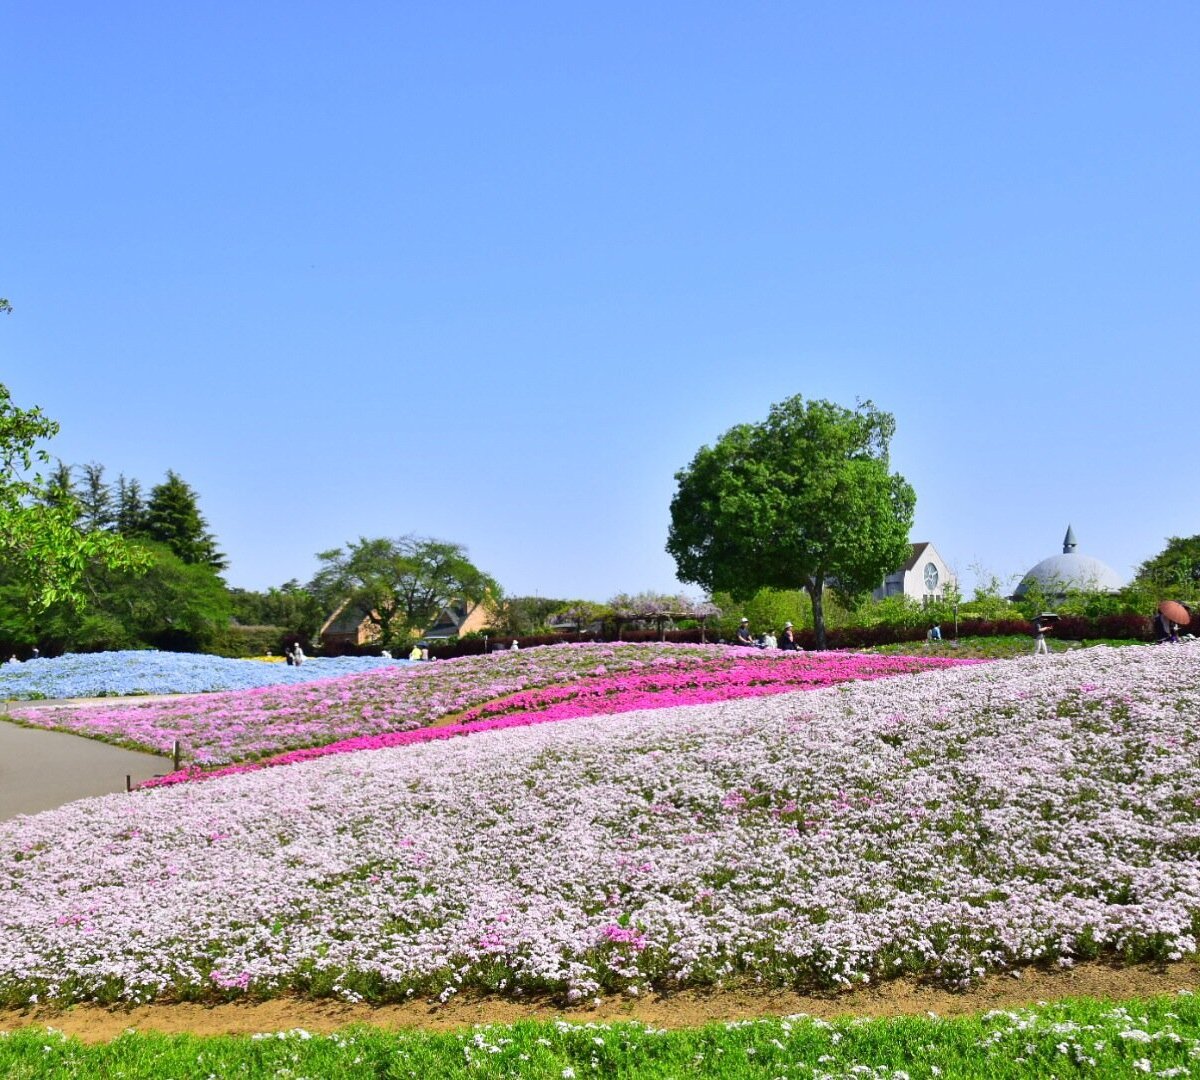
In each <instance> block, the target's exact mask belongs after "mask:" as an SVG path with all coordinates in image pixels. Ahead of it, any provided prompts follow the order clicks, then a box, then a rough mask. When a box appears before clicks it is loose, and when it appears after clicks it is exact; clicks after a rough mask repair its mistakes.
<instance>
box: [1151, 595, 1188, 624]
mask: <svg viewBox="0 0 1200 1080" xmlns="http://www.w3.org/2000/svg"><path fill="white" fill-rule="evenodd" d="M1158 610H1159V611H1161V612H1162V614H1163V617H1164V618H1166V619H1170V620H1171V622H1173V623H1177V624H1178V625H1179V626H1187V624H1188V623H1190V622H1191V621H1192V613H1191V612H1190V611H1188V609H1187V608H1185V607H1184V606H1183V605H1182V604H1181V603H1180V602H1179V601H1178V600H1164V601H1163V602H1162V603H1161V604H1159V605H1158Z"/></svg>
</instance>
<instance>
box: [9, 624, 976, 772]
mask: <svg viewBox="0 0 1200 1080" xmlns="http://www.w3.org/2000/svg"><path fill="white" fill-rule="evenodd" d="M745 652H746V650H744V649H736V648H733V647H730V646H719V645H709V646H699V645H695V646H689V645H685V646H680V645H671V644H656V643H652V644H648V645H633V644H629V645H565V646H563V645H559V646H551V647H545V648H540V649H526V650H523V651H520V652H516V653H497V654H492V655H491V656H472V657H463V658H462V659H459V660H450V661H446V662H440V663H435V664H416V665H412V666H408V667H405V668H397V667H385V668H381V669H380V670H378V671H374V672H370V673H367V674H363V675H353V676H347V677H344V678H341V679H334V680H323V681H320V682H313V683H305V684H303V685H300V686H291V687H267V688H263V689H259V690H250V691H246V692H242V693H235V694H217V695H211V696H206V697H203V698H189V699H186V700H179V701H149V702H141V703H137V704H128V703H124V702H122V703H120V704H118V705H114V706H112V707H109V706H106V705H104V706H98V705H91V706H87V707H75V708H45V707H43V708H38V709H25V710H19V709H15V710H13V711H12V716H13V718H14V719H18V720H21V721H22V722H23V723H28V724H33V725H36V726H40V727H53V728H56V729H59V730H63V731H73V732H77V733H79V734H83V735H90V736H93V737H98V738H103V739H106V740H108V741H111V742H116V743H119V744H121V745H126V746H132V747H135V748H141V749H148V750H152V751H156V752H158V753H163V752H167V751H169V750H170V748H171V746H172V743H173V742H175V741H176V740H178V741H179V742H180V743H181V744H182V747H183V752H184V755H185V757H186V758H187V760H189V761H190V762H191V763H193V764H200V765H220V764H228V763H232V762H241V761H247V760H253V759H257V758H261V757H264V756H267V755H272V754H280V753H286V752H288V751H291V750H298V749H303V748H306V747H312V746H322V745H327V744H330V743H337V742H342V741H345V740H347V739H361V738H364V737H370V736H380V735H387V734H393V733H397V732H406V731H412V730H414V729H416V728H421V727H426V726H428V725H429V724H430V723H432V722H434V721H435V720H438V719H439V718H441V717H444V716H449V715H454V714H457V713H460V712H462V711H463V710H466V709H469V708H471V707H472V706H478V705H481V704H482V703H484V702H488V701H492V700H494V699H496V698H505V699H509V700H519V699H514V698H513V695H514V694H518V695H519V694H521V693H524V692H525V691H527V690H529V689H531V688H536V687H545V686H547V685H554V686H558V687H561V688H565V689H564V690H563V691H562V693H564V694H565V696H566V697H570V696H572V695H574V694H576V693H578V692H580V690H581V689H582V688H583V687H585V686H588V685H592V686H594V688H595V691H596V692H595V693H592V694H591V695H590V697H589V704H587V705H586V707H584V708H583V710H582V711H583V713H584V714H588V713H591V712H596V711H606V710H605V709H603V708H601V699H605V698H608V699H610V700H609V701H608V711H611V710H612V709H615V708H618V707H619V708H620V709H621V710H623V711H627V710H628V709H632V708H639V707H645V706H646V705H649V704H657V703H661V704H683V703H685V702H686V701H702V700H721V699H724V698H729V697H740V696H745V695H747V694H760V693H778V692H780V691H781V690H785V689H790V688H791V687H792V686H795V685H808V686H812V685H819V684H822V683H825V684H828V683H833V682H840V681H842V680H844V679H848V678H865V677H876V676H879V675H887V674H899V673H904V672H911V671H917V670H921V669H922V668H925V667H939V666H947V665H952V664H954V663H956V662H959V661H954V660H944V659H943V660H939V659H922V658H914V657H897V656H889V657H881V656H858V655H854V654H840V653H825V654H804V653H784V652H776V653H772V654H769V655H761V656H760V657H758V658H756V659H755V660H753V661H747V660H746V659H745ZM262 666H264V667H266V666H273V665H262ZM623 673H624V674H628V675H631V676H632V675H640V676H644V678H642V680H641V682H640V684H638V685H640V686H641V688H642V690H641V693H640V695H635V684H632V683H631V684H628V685H626V684H624V683H622V682H620V676H621V675H622V674H623ZM614 679H617V680H618V681H617V682H615V683H614V682H613V681H612V680H614ZM656 687H657V689H656ZM689 687H690V688H691V689H689ZM659 695H665V696H662V697H659ZM652 698H653V699H657V700H653V699H652ZM622 702H624V703H623V704H622ZM549 703H550V702H549V700H548V701H547V702H546V703H545V704H549ZM512 708H514V709H515V708H517V706H515V705H514V706H513V707H512ZM572 715H580V712H579V711H576V712H574V713H573V714H572Z"/></svg>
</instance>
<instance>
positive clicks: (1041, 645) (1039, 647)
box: [1033, 611, 1058, 656]
mask: <svg viewBox="0 0 1200 1080" xmlns="http://www.w3.org/2000/svg"><path fill="white" fill-rule="evenodd" d="M1057 618H1058V616H1057V615H1054V614H1051V613H1050V612H1048V611H1043V612H1042V613H1041V614H1040V615H1039V616H1038V617H1037V618H1036V619H1034V620H1033V655H1034V656H1038V655H1039V654H1041V653H1048V652H1049V651H1050V646H1049V645H1047V644H1046V633H1047V631H1049V630H1052V629H1053V628H1054V620H1055V619H1057Z"/></svg>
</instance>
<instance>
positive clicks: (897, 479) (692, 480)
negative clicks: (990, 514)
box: [667, 395, 916, 646]
mask: <svg viewBox="0 0 1200 1080" xmlns="http://www.w3.org/2000/svg"><path fill="white" fill-rule="evenodd" d="M894 430H895V422H894V420H893V418H892V417H891V415H890V414H888V413H884V412H880V411H879V410H877V409H876V408H875V406H874V405H873V404H872V403H871V402H869V401H868V402H863V403H861V404H860V405H859V406H858V408H857V409H856V410H853V411H851V410H849V409H845V408H842V407H841V406H838V405H834V404H832V403H830V402H827V401H811V402H807V403H806V402H805V401H804V400H803V398H801V397H800V396H799V395H797V396H796V397H793V398H789V399H788V400H787V401H784V402H782V403H781V404H778V405H775V406H773V407H772V408H771V412H770V415H769V416H768V418H767V420H766V421H765V422H763V423H761V424H742V425H739V426H737V427H734V428H731V429H730V430H729V431H727V432H726V433H725V434H724V435H723V436H722V437H721V438H720V439H719V440H718V441H717V443H716V445H715V446H712V447H709V446H704V447H701V449H700V450H699V451H698V452H697V454H696V456H695V458H693V460H692V462H691V464H690V465H689V466H688V467H687V468H685V469H683V470H681V471H680V472H678V473H676V476H675V479H676V481H677V483H678V488H677V490H676V493H675V497H674V498H673V499H672V501H671V527H670V532H669V536H668V540H667V551H668V552H669V553H670V554H671V555H672V556H673V557H674V558H675V562H676V566H677V568H678V574H679V577H680V579H681V580H683V581H691V582H696V583H698V584H700V585H702V586H704V587H705V588H706V589H708V590H709V591H710V592H713V591H720V592H727V593H729V594H730V595H731V596H732V597H733V598H734V599H742V600H749V599H750V598H751V597H753V596H754V595H755V593H757V592H758V591H759V590H760V589H763V588H773V589H781V590H789V589H790V590H794V589H804V590H805V591H806V592H807V593H808V594H809V597H810V598H811V600H812V605H813V625H814V629H815V631H816V636H817V641H818V644H819V645H822V646H823V645H824V640H825V619H824V611H823V604H824V594H825V588H826V586H828V585H833V584H835V583H836V585H837V586H838V587H839V589H841V590H842V592H843V593H845V594H851V595H852V594H856V593H862V592H868V591H870V590H871V589H872V588H874V587H876V586H877V585H878V584H879V582H880V581H881V580H882V579H883V577H884V575H885V574H886V573H888V571H890V570H893V569H895V567H897V566H899V565H900V564H901V563H903V562H904V560H905V559H906V558H907V557H908V554H909V546H908V532H909V529H910V527H911V525H912V518H913V511H914V508H915V505H916V495H915V493H914V492H913V489H912V487H911V486H910V485H909V484H908V483H907V481H905V480H904V478H903V477H902V476H899V475H898V474H894V473H891V472H889V467H888V446H889V444H890V441H891V438H892V434H893V432H894Z"/></svg>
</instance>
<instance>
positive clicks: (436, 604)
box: [309, 536, 499, 648]
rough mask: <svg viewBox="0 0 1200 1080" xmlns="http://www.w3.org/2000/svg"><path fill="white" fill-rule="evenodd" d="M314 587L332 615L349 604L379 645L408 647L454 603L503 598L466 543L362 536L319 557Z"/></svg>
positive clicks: (310, 586) (412, 537)
mask: <svg viewBox="0 0 1200 1080" xmlns="http://www.w3.org/2000/svg"><path fill="white" fill-rule="evenodd" d="M317 558H318V559H320V561H321V563H322V564H323V565H322V566H321V569H320V570H319V571H318V572H317V575H316V577H314V578H313V580H312V582H311V583H310V585H309V588H310V589H311V591H312V592H313V593H314V595H316V596H318V597H321V598H322V599H324V600H325V602H326V604H327V605H328V606H329V608H330V610H332V608H333V607H334V606H336V605H338V604H341V603H345V604H346V605H347V606H348V607H349V608H350V609H351V610H357V611H359V612H361V613H362V615H363V617H364V618H366V619H368V620H369V621H370V622H371V624H372V626H373V627H374V628H375V630H376V633H377V634H378V639H379V643H380V645H382V646H383V647H384V648H391V647H392V646H393V645H395V644H396V643H400V644H406V643H407V642H408V640H409V639H410V638H411V637H412V636H413V635H414V634H420V633H421V632H422V631H423V630H425V629H426V628H427V627H428V626H429V625H430V624H432V623H433V622H434V620H435V619H436V618H437V616H438V615H439V613H440V612H441V610H442V608H444V607H446V606H447V605H448V604H450V603H452V602H454V601H465V602H467V603H479V602H481V601H482V600H484V598H485V597H487V596H488V595H489V594H490V593H498V592H499V586H498V585H497V584H496V582H495V580H494V579H492V578H491V577H490V576H488V575H487V574H485V573H484V572H483V571H482V570H480V569H479V568H478V567H477V566H475V564H474V563H472V562H471V561H470V559H468V558H467V551H466V548H464V547H463V546H462V545H461V544H452V543H448V542H446V541H444V540H434V539H431V538H429V537H422V536H402V537H399V538H398V539H389V538H386V537H384V538H379V539H374V540H368V539H367V538H366V537H361V538H360V539H359V540H358V541H356V542H355V543H351V544H348V545H347V546H346V547H345V548H334V549H333V550H330V551H323V552H321V553H320V554H318V556H317Z"/></svg>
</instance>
